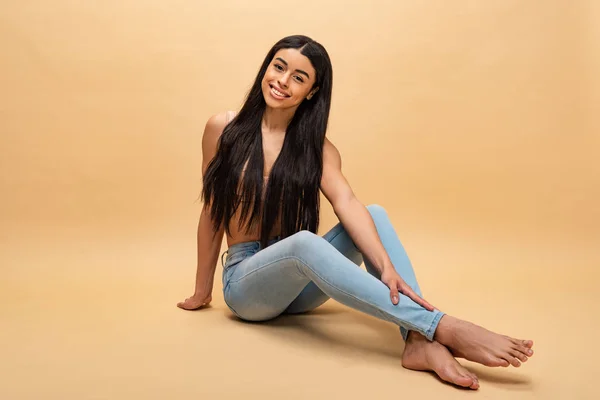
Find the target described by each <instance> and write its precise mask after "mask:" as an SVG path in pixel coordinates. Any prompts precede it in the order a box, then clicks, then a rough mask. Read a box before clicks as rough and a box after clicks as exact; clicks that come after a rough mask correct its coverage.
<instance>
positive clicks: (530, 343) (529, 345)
mask: <svg viewBox="0 0 600 400" xmlns="http://www.w3.org/2000/svg"><path fill="white" fill-rule="evenodd" d="M521 342H522V343H523V345H524V346H525V347H527V348H532V347H533V340H522V341H521Z"/></svg>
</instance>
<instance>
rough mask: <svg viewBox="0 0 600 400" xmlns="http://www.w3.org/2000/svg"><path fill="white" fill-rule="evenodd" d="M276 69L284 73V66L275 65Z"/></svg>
mask: <svg viewBox="0 0 600 400" xmlns="http://www.w3.org/2000/svg"><path fill="white" fill-rule="evenodd" d="M275 69H276V70H277V71H283V66H281V65H280V64H275Z"/></svg>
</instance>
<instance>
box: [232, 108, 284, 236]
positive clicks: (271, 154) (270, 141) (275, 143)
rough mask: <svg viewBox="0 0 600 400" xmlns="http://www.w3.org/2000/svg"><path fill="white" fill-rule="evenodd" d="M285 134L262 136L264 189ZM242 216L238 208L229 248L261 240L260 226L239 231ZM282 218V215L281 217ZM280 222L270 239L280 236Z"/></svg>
mask: <svg viewBox="0 0 600 400" xmlns="http://www.w3.org/2000/svg"><path fill="white" fill-rule="evenodd" d="M234 115H235V114H234V113H233V112H231V111H230V112H228V116H229V118H228V120H229V121H230V120H231V118H232V117H233V116H234ZM284 137H285V136H284V134H264V133H263V136H262V140H263V153H264V157H265V165H264V169H263V171H264V174H263V175H264V185H263V187H265V188H266V185H267V183H268V181H269V175H270V173H271V169H272V168H273V164H274V163H275V160H276V159H277V157H278V156H279V153H280V152H281V148H282V146H283V139H284ZM240 214H241V209H240V208H238V210H237V212H236V213H235V215H234V217H233V218H232V219H231V221H230V223H229V228H230V232H231V234H230V235H226V236H227V245H228V246H233V245H234V244H236V243H243V242H252V241H257V240H260V226H258V227H257V228H256V229H252V230H251V231H250V232H247V233H246V232H245V230H246V229H245V227H242V229H238V225H239V221H240ZM280 216H281V213H280V215H279V217H280ZM279 221H280V218H277V220H276V223H275V225H274V226H273V229H272V230H271V234H270V235H269V237H270V238H274V237H277V236H279V234H280V227H279Z"/></svg>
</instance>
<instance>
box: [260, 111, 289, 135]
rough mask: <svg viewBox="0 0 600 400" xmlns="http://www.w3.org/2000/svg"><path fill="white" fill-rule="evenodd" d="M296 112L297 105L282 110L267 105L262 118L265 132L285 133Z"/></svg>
mask: <svg viewBox="0 0 600 400" xmlns="http://www.w3.org/2000/svg"><path fill="white" fill-rule="evenodd" d="M295 112H296V107H294V108H286V109H284V110H281V109H276V108H271V107H269V106H267V108H266V109H265V112H264V114H263V118H262V130H263V133H285V131H286V130H287V127H288V125H289V124H290V121H291V120H292V118H293V117H294V113H295Z"/></svg>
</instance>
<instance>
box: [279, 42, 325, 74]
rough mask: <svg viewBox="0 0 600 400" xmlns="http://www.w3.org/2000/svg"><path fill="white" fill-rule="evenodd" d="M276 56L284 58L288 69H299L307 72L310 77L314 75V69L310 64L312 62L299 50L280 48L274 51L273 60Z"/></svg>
mask: <svg viewBox="0 0 600 400" xmlns="http://www.w3.org/2000/svg"><path fill="white" fill-rule="evenodd" d="M278 57H280V58H282V59H284V60H285V62H287V64H288V68H289V69H292V70H295V69H301V70H303V71H306V72H308V74H309V75H310V77H311V78H312V77H314V76H315V69H314V67H313V66H312V63H311V62H310V60H309V59H308V57H306V56H305V55H303V54H302V53H300V50H298V49H281V50H279V51H278V52H277V53H275V56H273V61H275V59H276V58H278Z"/></svg>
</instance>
